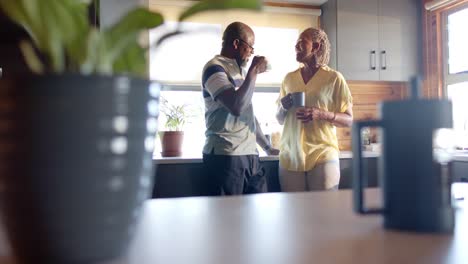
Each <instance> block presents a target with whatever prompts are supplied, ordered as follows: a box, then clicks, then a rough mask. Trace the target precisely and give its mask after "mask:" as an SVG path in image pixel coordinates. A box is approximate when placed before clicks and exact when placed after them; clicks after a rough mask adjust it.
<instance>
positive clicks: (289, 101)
mask: <svg viewBox="0 0 468 264" xmlns="http://www.w3.org/2000/svg"><path fill="white" fill-rule="evenodd" d="M292 105H293V98H292V95H291V94H290V93H288V94H287V95H286V96H284V97H283V98H281V107H283V109H284V110H289V108H291V107H292Z"/></svg>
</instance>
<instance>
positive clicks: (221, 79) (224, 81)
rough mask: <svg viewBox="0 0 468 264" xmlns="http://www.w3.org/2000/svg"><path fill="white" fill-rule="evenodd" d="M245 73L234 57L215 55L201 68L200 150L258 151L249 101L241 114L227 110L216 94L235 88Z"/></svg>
mask: <svg viewBox="0 0 468 264" xmlns="http://www.w3.org/2000/svg"><path fill="white" fill-rule="evenodd" d="M244 76H245V73H244V72H242V69H241V68H240V67H239V66H238V64H237V62H236V60H235V59H230V58H226V57H224V56H221V55H216V56H215V57H214V58H213V59H211V60H210V61H208V62H207V63H206V65H205V67H204V68H203V75H202V92H203V98H204V101H205V124H206V132H205V136H206V139H205V146H204V147H203V153H205V154H210V153H214V154H217V155H255V154H258V152H257V147H256V137H255V131H256V127H255V117H254V113H253V107H252V103H250V105H249V107H248V108H247V109H246V110H245V111H243V112H242V113H241V115H240V116H234V115H232V114H230V113H229V110H228V109H226V108H225V107H224V106H223V105H222V104H221V103H219V102H218V101H217V100H216V97H217V96H218V95H219V94H220V93H222V92H223V91H225V90H227V89H237V88H238V87H239V86H240V85H241V84H242V82H243V81H244Z"/></svg>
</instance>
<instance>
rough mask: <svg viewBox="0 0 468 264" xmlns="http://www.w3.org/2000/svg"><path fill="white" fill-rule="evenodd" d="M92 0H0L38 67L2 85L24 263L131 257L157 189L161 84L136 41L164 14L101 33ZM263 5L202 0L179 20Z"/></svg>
mask: <svg viewBox="0 0 468 264" xmlns="http://www.w3.org/2000/svg"><path fill="white" fill-rule="evenodd" d="M86 2H88V3H89V1H85V0H59V1H31V0H0V16H4V17H5V18H7V20H8V21H11V22H12V23H15V24H18V25H20V26H21V27H22V28H24V30H25V31H26V32H27V34H28V35H29V36H30V40H24V41H21V42H20V43H19V47H20V49H21V51H22V52H23V55H24V59H25V61H26V63H27V64H28V65H29V68H30V71H31V73H30V74H27V75H26V74H24V72H22V73H21V74H16V75H15V74H14V73H11V72H6V71H4V72H3V73H4V76H3V77H2V79H1V80H0V124H1V126H0V146H1V149H0V154H1V155H0V164H1V173H0V182H1V185H2V191H1V192H0V203H1V204H0V208H1V211H2V212H1V214H2V222H3V224H5V226H6V231H7V235H8V238H9V241H10V245H11V247H12V249H13V252H14V253H15V255H16V256H17V261H16V262H15V263H91V262H93V263H94V262H99V261H100V260H104V259H111V258H115V257H117V256H119V255H121V254H123V253H124V252H125V249H126V247H127V245H128V242H129V241H130V239H131V236H132V234H133V233H134V230H135V225H136V223H137V218H138V216H139V215H140V214H139V212H140V211H141V210H140V209H141V204H142V202H143V201H144V200H145V199H146V198H147V197H148V194H149V193H151V190H152V178H153V177H152V176H153V172H152V152H153V147H152V146H153V139H154V133H155V132H156V127H157V125H156V124H157V116H158V108H157V104H158V97H159V85H157V84H155V83H151V82H150V81H148V80H145V78H144V77H145V76H146V72H147V60H146V51H147V48H148V47H144V46H142V45H140V43H139V42H138V39H139V35H140V33H141V32H142V31H143V30H146V29H149V28H154V27H157V26H159V25H161V24H162V23H163V18H162V16H161V15H160V14H158V13H154V12H151V11H149V10H147V9H146V8H142V7H140V8H136V9H134V10H131V11H130V12H129V13H128V14H127V15H125V16H123V17H122V19H121V20H119V21H118V22H117V23H116V24H115V25H113V26H111V27H110V28H107V29H98V28H95V27H93V25H90V23H89V20H88V17H87V16H88V10H87V5H86V4H87V3H86ZM93 2H97V1H93ZM260 6H261V1H260V0H238V1H232V0H201V1H196V2H194V4H193V5H192V6H191V7H189V8H188V9H187V10H185V11H184V12H183V13H182V14H181V15H180V17H179V19H180V20H184V19H186V18H187V17H190V16H191V15H194V14H196V13H198V12H201V11H207V10H216V9H229V8H246V9H258V8H259V7H260ZM178 33H180V32H174V33H172V34H171V35H175V34H178ZM162 39H163V38H162ZM7 63H8V62H7ZM132 76H139V78H137V77H132ZM142 77H143V78H142Z"/></svg>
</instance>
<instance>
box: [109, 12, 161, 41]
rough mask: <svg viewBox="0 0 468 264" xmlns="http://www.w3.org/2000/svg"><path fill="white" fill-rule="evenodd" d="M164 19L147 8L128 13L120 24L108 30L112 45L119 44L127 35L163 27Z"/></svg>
mask: <svg viewBox="0 0 468 264" xmlns="http://www.w3.org/2000/svg"><path fill="white" fill-rule="evenodd" d="M163 22H164V19H163V17H162V15H161V14H159V13H155V12H151V11H149V10H147V9H145V8H142V7H140V8H136V9H133V10H131V11H130V12H129V13H127V14H126V15H125V16H124V17H123V18H122V19H121V20H120V21H119V22H118V23H116V24H115V25H113V26H112V27H111V28H110V29H108V30H107V32H106V34H107V35H108V38H109V41H110V43H114V42H118V41H120V39H122V37H124V36H125V35H126V34H133V33H138V32H140V31H141V30H144V29H151V28H154V27H157V26H159V25H161V24H162V23H163Z"/></svg>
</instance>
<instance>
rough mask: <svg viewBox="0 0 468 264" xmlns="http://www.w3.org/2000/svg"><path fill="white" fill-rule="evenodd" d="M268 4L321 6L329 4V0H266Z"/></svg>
mask: <svg viewBox="0 0 468 264" xmlns="http://www.w3.org/2000/svg"><path fill="white" fill-rule="evenodd" d="M265 1H268V2H278V3H292V4H306V5H313V6H319V5H322V4H324V3H325V2H327V0H265Z"/></svg>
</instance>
